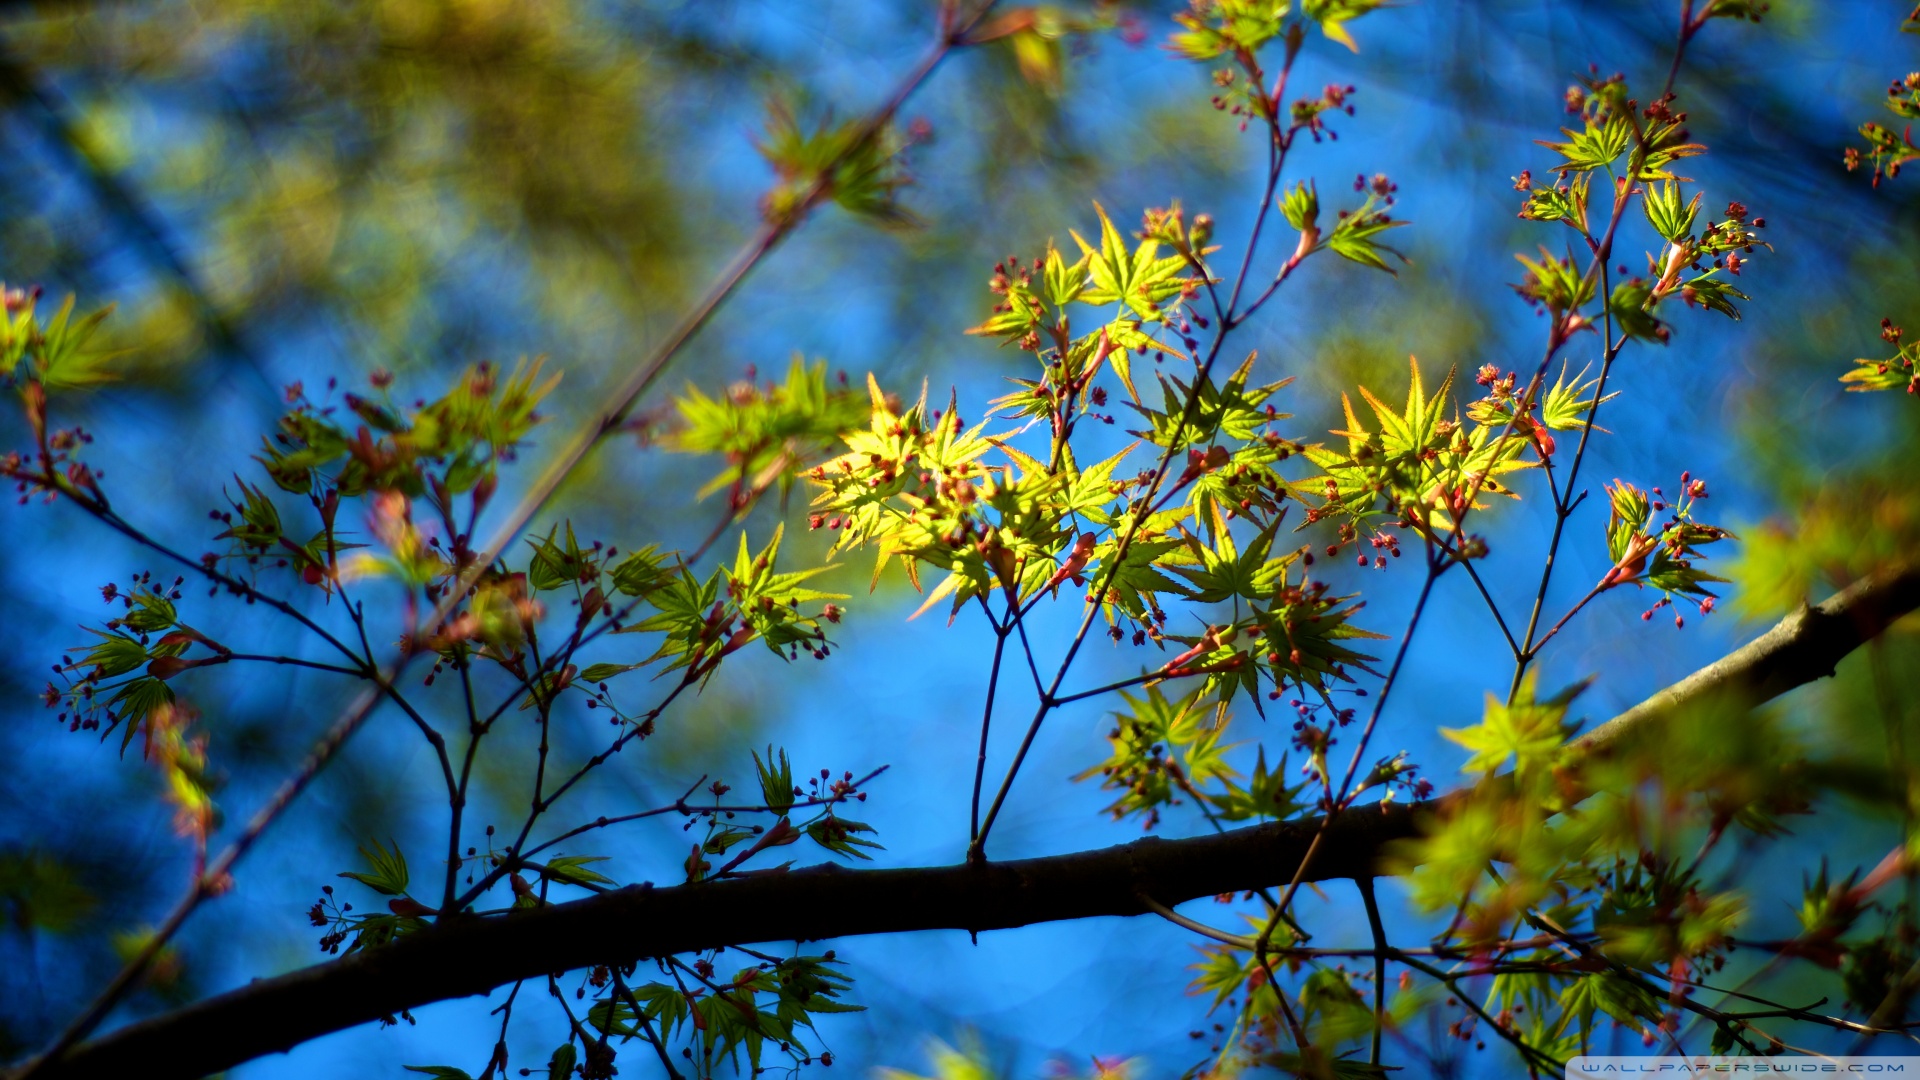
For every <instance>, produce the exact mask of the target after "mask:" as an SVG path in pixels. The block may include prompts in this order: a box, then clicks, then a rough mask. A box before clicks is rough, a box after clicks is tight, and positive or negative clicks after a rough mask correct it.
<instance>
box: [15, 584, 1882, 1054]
mask: <svg viewBox="0 0 1920 1080" xmlns="http://www.w3.org/2000/svg"><path fill="white" fill-rule="evenodd" d="M1917 608H1920V567H1898V568H1894V569H1891V570H1888V571H1885V572H1882V573H1880V574H1878V575H1876V576H1874V577H1871V578H1868V579H1865V580H1863V581H1861V582H1859V583H1857V584H1855V585H1854V586H1852V587H1850V588H1848V589H1847V590H1845V591H1843V592H1841V593H1839V594H1838V595H1836V596H1834V597H1833V598H1832V599H1830V600H1828V601H1826V602H1825V603H1822V604H1820V605H1818V606H1814V607H1804V606H1803V607H1802V608H1801V609H1799V610H1798V611H1796V612H1794V613H1793V614H1791V615H1789V616H1787V617H1786V618H1785V619H1783V620H1782V621H1781V622H1780V623H1779V624H1778V625H1776V626H1774V627H1773V628H1772V629H1771V630H1769V631H1768V632H1767V633H1765V634H1763V635H1761V636H1760V637H1759V638H1758V639H1756V640H1755V641H1753V642H1751V643H1750V644H1748V645H1746V646H1744V647H1743V648H1741V649H1739V650H1736V651H1735V652H1733V653H1731V654H1729V655H1728V656H1726V657H1724V658H1723V659H1721V660H1718V661H1716V662H1714V663H1713V664H1711V665H1709V666H1707V667H1705V668H1703V669H1701V670H1700V671H1698V672H1696V673H1694V674H1693V675H1691V676H1689V677H1688V678H1686V679H1684V680H1682V681H1681V682H1679V683H1676V684H1674V685H1673V686H1671V687H1668V688H1667V689H1664V690H1661V691H1660V692H1658V693H1656V694H1654V695H1653V696H1652V697H1650V698H1648V699H1647V700H1646V701H1645V702H1642V703H1641V704H1639V705H1637V706H1635V707H1634V708H1632V709H1629V710H1628V711H1626V712H1625V713H1622V714H1621V715H1619V716H1618V717H1615V718H1614V719H1613V720H1611V721H1609V722H1607V723H1605V724H1602V725H1601V726H1600V727H1598V728H1596V729H1595V730H1594V731H1592V732H1590V733H1589V734H1588V735H1586V736H1585V737H1584V738H1582V739H1581V740H1580V745H1581V746H1582V747H1583V748H1584V749H1585V750H1587V751H1588V752H1605V751H1606V750H1607V749H1608V748H1610V747H1613V746H1615V745H1618V744H1619V742H1620V741H1621V739H1622V738H1623V737H1625V736H1627V735H1629V734H1634V733H1640V732H1645V731H1648V730H1650V729H1652V728H1654V726H1655V725H1657V724H1658V723H1660V722H1661V721H1664V720H1666V719H1669V718H1673V717H1675V716H1676V715H1677V714H1679V713H1681V712H1682V711H1683V710H1687V709H1690V708H1693V707H1695V706H1697V705H1699V704H1700V703H1702V702H1703V700H1705V699H1707V698H1712V697H1718V696H1720V695H1735V696H1736V697H1737V698H1739V699H1741V700H1743V701H1744V702H1745V703H1746V704H1749V705H1757V704H1759V703H1760V702H1763V701H1765V700H1767V699H1769V698H1772V697H1775V696H1778V695H1780V694H1783V693H1785V692H1786V691H1788V690H1791V689H1793V688H1794V687H1797V686H1800V685H1803V684H1805V683H1808V682H1812V681H1814V680H1815V679H1818V678H1821V677H1823V676H1826V675H1830V674H1832V673H1833V670H1834V666H1835V664H1837V663H1838V661H1839V660H1840V659H1841V658H1842V657H1844V656H1846V655H1847V653H1849V652H1851V651H1852V650H1853V649H1855V648H1857V647H1859V645H1860V644H1861V643H1863V642H1865V641H1867V640H1869V639H1871V638H1873V637H1875V636H1876V635H1878V634H1880V633H1881V632H1882V631H1884V630H1885V629H1886V628H1887V627H1888V626H1889V625H1891V624H1892V623H1893V622H1894V621H1895V620H1897V619H1899V618H1900V617H1902V616H1903V615H1906V614H1907V613H1909V612H1911V611H1914V610H1915V609H1917ZM1431 805H1432V804H1426V805H1424V806H1412V807H1404V806H1403V807H1391V808H1386V809H1382V808H1380V807H1370V808H1362V809H1354V810H1349V811H1347V812H1345V813H1343V814H1341V815H1340V817H1339V819H1338V820H1337V821H1335V822H1334V823H1333V825H1332V827H1331V829H1330V830H1329V832H1328V835H1327V837H1326V841H1325V842H1323V843H1322V844H1321V850H1320V852H1319V854H1318V855H1316V856H1315V859H1314V863H1313V865H1312V866H1311V868H1310V870H1309V872H1308V873H1307V874H1306V876H1305V877H1306V880H1309V881H1323V880H1329V879H1337V878H1370V877H1373V876H1375V875H1376V874H1377V873H1378V865H1377V864H1378V860H1379V857H1380V855H1381V854H1382V853H1383V851H1384V849H1385V848H1386V846H1387V845H1388V844H1390V843H1392V842H1393V841H1396V840H1402V839H1407V838H1411V837H1413V836H1416V835H1417V834H1418V829H1419V823H1420V820H1421V818H1422V817H1423V816H1424V815H1425V814H1426V813H1427V811H1428V808H1429V807H1430V806H1431ZM1318 829H1319V821H1318V820H1317V819H1315V820H1306V821H1293V822H1285V823H1278V824H1267V825H1258V826H1253V827H1250V828H1244V829H1237V830H1233V831H1230V832H1226V833H1221V834H1215V835H1209V836H1199V837H1193V838H1190V839H1184V840H1165V839H1161V838H1158V837H1148V838H1146V839H1142V840H1136V841H1134V842H1133V843H1130V844H1123V845H1120V846H1118V847H1110V848H1105V849H1102V850H1098V851H1086V852H1079V853H1076V854H1071V855H1055V856H1048V857H1044V858H1037V859H1025V860H1020V861H1017V862H1005V863H986V864H977V865H966V864H962V865H959V866H945V867H924V868H915V869H896V870H846V869H842V868H840V867H839V866H834V865H829V866H819V867H813V868H810V869H806V870H799V871H795V872H792V873H787V874H776V875H768V876H764V877H760V876H756V877H748V878H739V879H730V880H723V881H715V882H706V883H700V884H694V885H679V886H674V887H671V888H658V889H656V888H653V887H651V886H634V887H628V888H625V889H620V890H617V891H615V892H610V893H606V894H603V895H599V896H594V897H590V898H588V899H584V900H576V901H573V902H571V903H566V904H558V905H555V906H553V907H548V908H543V909H540V910H537V911H529V912H524V913H521V914H517V915H512V916H507V917H498V918H485V919H482V918H477V917H468V918H465V919H461V920H456V921H451V922H449V923H446V924H443V925H440V926H436V927H434V928H432V929H430V930H427V931H424V932H421V933H419V934H416V935H414V936H412V937H410V938H406V939H404V940H402V941H400V942H398V943H396V944H394V945H391V946H388V947H386V948H381V949H376V950H373V951H370V952H365V953H359V954H355V955H353V956H349V957H346V958H344V959H341V960H335V961H330V962H328V963H324V964H318V965H315V966H313V967H310V968H305V969H303V970H300V971H295V972H292V973H290V974H287V975H282V976H279V977H276V978H272V979H261V980H256V981H255V982H253V983H252V984H250V985H248V986H244V987H241V988H239V989H236V990H232V991H229V992H227V993H225V994H221V995H218V996H216V997H212V998H208V999H206V1000H204V1001H201V1002H198V1003H196V1004H193V1005H190V1006H187V1007H185V1008H182V1009H178V1010H175V1011H173V1012H169V1013H165V1014H163V1015H160V1016H156V1017H153V1018H151V1019H147V1020H142V1021H139V1022H137V1023H134V1024H129V1025H127V1026H126V1027H123V1028H120V1029H118V1030H116V1031H113V1032H111V1033H109V1034H107V1035H104V1036H102V1037H100V1038H97V1039H94V1040H92V1041H91V1042H87V1043H83V1044H81V1045H79V1046H76V1047H73V1048H71V1049H70V1050H68V1051H67V1052H66V1053H65V1054H64V1055H63V1056H62V1057H61V1058H60V1059H59V1060H57V1061H50V1062H47V1063H46V1064H45V1065H44V1066H43V1067H42V1071H41V1075H43V1076H45V1077H48V1078H54V1077H74V1078H80V1077H95V1076H118V1075H139V1076H143V1077H149V1078H162V1077H197V1076H202V1075H205V1074H207V1073H210V1072H215V1071H218V1070H221V1069H226V1068H230V1067H232V1066H234V1065H238V1064H240V1063H242V1062H245V1061H249V1060H251V1059H253V1058H256V1057H260V1056H262V1055H265V1054H271V1053H276V1052H283V1051H286V1050H290V1049H292V1048H293V1047H295V1046H298V1045H300V1044H301V1043H304V1042H306V1041H308V1040H310V1039H313V1038H316V1037H318V1036H321V1035H325V1034H327V1033H329V1032H334V1031H341V1030H344V1029H346V1028H350V1027H354V1026H357V1025H360V1024H364V1023H367V1022H369V1021H371V1020H376V1019H379V1018H381V1017H383V1016H388V1015H391V1014H394V1013H397V1012H399V1011H400V1010H402V1009H410V1008H418V1007H420V1006H422V1005H426V1004H430V1003H432V1002H435V1001H445V1000H448V999H451V998H458V997H466V996H471V995H478V994H485V993H487V992H489V991H491V990H492V989H494V988H495V987H498V986H501V985H503V984H506V983H511V982H514V981H515V980H518V979H526V978H535V977H540V976H544V975H546V974H548V973H551V972H556V971H564V970H569V969H574V968H580V967H586V966H589V965H593V964H601V963H614V962H625V961H631V960H635V959H639V958H643V957H651V956H665V955H669V954H673V953H684V952H691V951H696V950H700V949H707V948H713V947H716V946H721V945H731V944H747V943H751V942H766V941H790V940H815V939H822V938H833V937H848V936H854V935H863V934H885V933H898V932H902V931H909V930H938V929H953V930H969V931H982V930H999V929H1005V928H1009V927H1015V926H1026V925H1029V924H1033V923H1043V922H1057V921H1062V920H1067V919H1084V918H1092V917H1095V916H1101V915H1141V914H1146V913H1148V911H1149V908H1148V905H1147V904H1146V903H1144V902H1143V901H1142V899H1141V898H1142V897H1143V896H1144V897H1147V898H1150V899H1151V900H1152V901H1154V902H1156V903H1159V904H1163V905H1173V904H1178V903H1181V902H1183V901H1186V900H1192V899H1195V898H1198V897H1203V896H1212V895H1217V894H1219V893H1224V892H1237V891H1242V890H1247V889H1254V888H1259V887H1263V886H1269V885H1273V884H1276V883H1279V882H1284V881H1288V880H1291V879H1292V877H1293V875H1294V873H1295V872H1296V870H1297V869H1298V867H1299V865H1300V860H1301V859H1302V858H1303V857H1304V856H1305V854H1306V850H1307V847H1308V845H1309V844H1310V843H1311V842H1312V840H1313V836H1314V834H1315V832H1317V831H1318Z"/></svg>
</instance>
